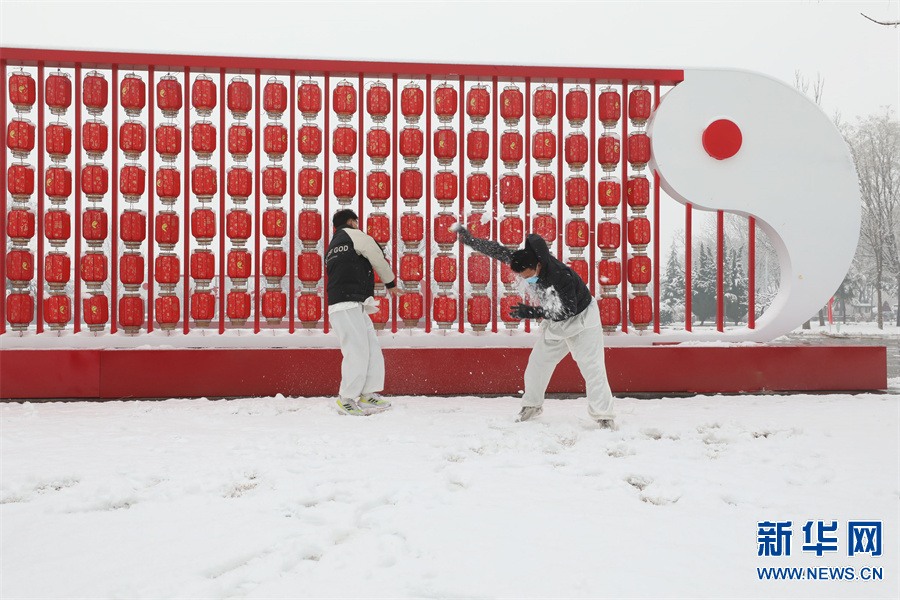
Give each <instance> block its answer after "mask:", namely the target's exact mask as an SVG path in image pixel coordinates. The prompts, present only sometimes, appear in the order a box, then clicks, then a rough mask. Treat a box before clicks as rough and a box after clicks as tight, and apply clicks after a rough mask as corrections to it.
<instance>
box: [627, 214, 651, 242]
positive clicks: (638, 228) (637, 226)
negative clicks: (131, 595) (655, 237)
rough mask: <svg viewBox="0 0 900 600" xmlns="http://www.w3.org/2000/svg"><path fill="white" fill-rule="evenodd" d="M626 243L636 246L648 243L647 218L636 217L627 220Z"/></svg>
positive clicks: (648, 227) (648, 226) (648, 228)
mask: <svg viewBox="0 0 900 600" xmlns="http://www.w3.org/2000/svg"><path fill="white" fill-rule="evenodd" d="M628 243H629V244H631V245H632V246H636V247H637V246H646V245H647V244H649V243H650V221H649V220H647V219H645V218H642V217H638V218H634V219H630V220H629V221H628Z"/></svg>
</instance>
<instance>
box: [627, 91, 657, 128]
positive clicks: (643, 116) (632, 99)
mask: <svg viewBox="0 0 900 600" xmlns="http://www.w3.org/2000/svg"><path fill="white" fill-rule="evenodd" d="M652 102H653V98H652V97H651V95H650V90H648V89H647V88H645V87H639V88H635V89H633V90H631V93H630V94H629V95H628V118H629V119H631V122H632V123H633V124H634V125H636V126H641V125H643V124H644V123H646V122H647V119H649V118H650V111H651V110H652Z"/></svg>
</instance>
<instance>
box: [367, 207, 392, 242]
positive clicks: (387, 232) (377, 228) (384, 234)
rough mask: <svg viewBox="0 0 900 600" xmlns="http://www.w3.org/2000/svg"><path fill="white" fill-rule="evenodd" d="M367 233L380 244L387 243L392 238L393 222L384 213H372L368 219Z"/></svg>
mask: <svg viewBox="0 0 900 600" xmlns="http://www.w3.org/2000/svg"><path fill="white" fill-rule="evenodd" d="M366 233H368V234H369V235H371V236H372V237H373V238H375V241H376V242H378V243H379V244H386V243H387V242H388V240H390V239H391V222H390V220H389V219H388V218H387V215H385V214H383V213H372V214H371V215H369V218H368V219H366Z"/></svg>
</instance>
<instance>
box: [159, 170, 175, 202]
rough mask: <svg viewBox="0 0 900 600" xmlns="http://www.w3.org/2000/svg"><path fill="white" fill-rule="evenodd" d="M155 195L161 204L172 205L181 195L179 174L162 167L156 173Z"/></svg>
mask: <svg viewBox="0 0 900 600" xmlns="http://www.w3.org/2000/svg"><path fill="white" fill-rule="evenodd" d="M156 195H157V196H158V197H159V199H160V201H161V202H162V203H163V204H167V203H173V202H175V200H177V199H178V196H180V195H181V172H180V171H179V170H178V169H173V168H171V167H163V168H161V169H159V170H158V171H157V172H156Z"/></svg>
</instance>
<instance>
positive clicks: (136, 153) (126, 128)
mask: <svg viewBox="0 0 900 600" xmlns="http://www.w3.org/2000/svg"><path fill="white" fill-rule="evenodd" d="M195 128H196V126H195ZM69 135H71V133H70V134H69ZM212 138H213V140H215V133H213V136H212ZM119 148H120V149H121V150H122V152H123V153H124V154H125V158H128V159H130V160H137V159H138V158H140V156H141V154H143V152H144V150H146V149H147V130H146V129H145V128H144V125H143V124H142V123H141V122H140V121H125V122H124V123H122V126H121V127H120V128H119ZM213 150H215V141H213Z"/></svg>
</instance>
